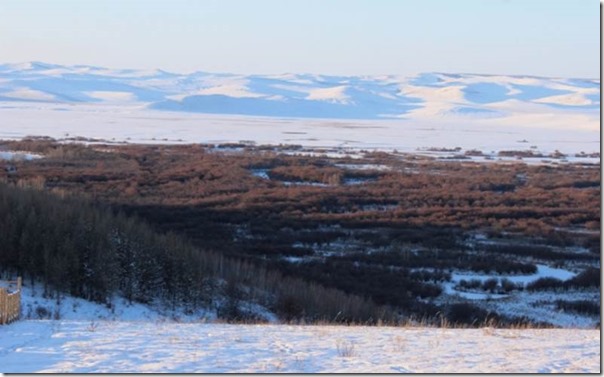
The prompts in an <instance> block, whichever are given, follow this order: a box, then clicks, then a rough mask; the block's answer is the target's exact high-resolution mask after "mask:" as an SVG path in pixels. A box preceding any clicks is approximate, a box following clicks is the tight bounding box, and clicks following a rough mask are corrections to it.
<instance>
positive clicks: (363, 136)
mask: <svg viewBox="0 0 604 377" xmlns="http://www.w3.org/2000/svg"><path fill="white" fill-rule="evenodd" d="M599 84H600V83H599V80H597V79H564V78H542V77H532V76H500V75H475V74H445V73H426V74H420V75H417V76H414V77H401V76H395V75H386V76H346V77H340V76H325V75H304V74H284V75H247V76H246V75H235V74H214V73H205V72H195V73H191V74H174V73H169V72H164V71H160V70H157V71H136V70H115V69H107V68H102V67H90V66H71V67H68V66H59V65H53V64H46V63H35V62H34V63H25V64H21V65H9V64H5V65H0V119H2V120H1V121H0V139H18V138H22V137H24V136H27V135H35V136H51V137H53V138H57V139H63V138H74V137H85V138H97V139H103V140H108V141H115V142H135V143H183V142H188V143H191V142H193V143H216V144H219V143H227V142H240V141H246V142H250V141H251V142H255V143H256V144H297V145H303V146H305V147H313V148H318V147H328V148H336V147H338V148H352V149H356V150H359V149H379V150H390V151H392V150H394V149H396V150H398V151H401V152H417V151H422V150H424V151H425V150H427V149H430V148H455V147H459V148H462V149H463V150H470V149H476V150H480V151H482V152H485V153H493V152H497V151H501V150H524V151H526V150H529V149H530V150H531V151H532V152H535V153H542V154H546V155H547V154H550V153H553V152H554V151H556V150H558V151H560V152H562V153H564V154H577V153H580V152H585V153H588V154H590V153H597V152H599V150H600V110H599V108H600V91H599Z"/></svg>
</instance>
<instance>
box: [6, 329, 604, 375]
mask: <svg viewBox="0 0 604 377" xmlns="http://www.w3.org/2000/svg"><path fill="white" fill-rule="evenodd" d="M0 368H1V369H2V372H6V373H10V372H12V373H23V372H25V373H27V372H30V373H31V372H46V373H86V372H95V373H105V372H109V373H110V372H113V373H125V372H138V373H145V372H154V373H162V372H173V373H194V372H206V373H221V372H229V373H246V372H256V373H287V372H290V373H319V372H329V373H371V372H374V373H405V372H415V373H460V372H461V373H481V372H491V373H497V372H498V373H567V372H574V373H599V372H600V332H599V331H598V330H574V329H557V330H537V329H522V330H511V329H493V328H488V327H487V328H481V329H446V328H445V329H439V328H414V327H402V328H396V327H362V326H353V327H338V326H290V325H227V324H208V323H167V322H160V321H158V322H149V321H147V322H127V321H76V320H71V321H70V320H57V321H53V320H27V321H21V322H16V323H13V324H11V325H9V326H2V327H0Z"/></svg>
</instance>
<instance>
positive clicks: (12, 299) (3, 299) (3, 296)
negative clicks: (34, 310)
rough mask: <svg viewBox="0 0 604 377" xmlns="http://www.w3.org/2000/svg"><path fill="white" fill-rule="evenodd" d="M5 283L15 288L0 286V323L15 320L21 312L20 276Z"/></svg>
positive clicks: (3, 323)
mask: <svg viewBox="0 0 604 377" xmlns="http://www.w3.org/2000/svg"><path fill="white" fill-rule="evenodd" d="M7 283H8V286H9V287H11V286H14V285H16V289H11V290H9V289H8V288H4V287H0V325H5V324H7V323H11V322H13V321H16V320H17V319H19V315H20V314H21V278H20V277H19V278H17V280H16V281H9V282H7Z"/></svg>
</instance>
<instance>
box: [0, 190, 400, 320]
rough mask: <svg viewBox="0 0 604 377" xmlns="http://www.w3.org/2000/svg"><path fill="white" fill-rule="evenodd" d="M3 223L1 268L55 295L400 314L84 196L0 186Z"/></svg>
mask: <svg viewBox="0 0 604 377" xmlns="http://www.w3.org/2000/svg"><path fill="white" fill-rule="evenodd" d="M0 229H2V232H0V266H1V268H2V269H3V270H5V271H7V272H12V273H14V274H18V275H22V276H25V277H27V278H28V279H29V280H30V283H31V284H34V282H35V281H38V280H39V281H41V282H42V283H43V284H44V286H45V289H46V292H47V293H49V294H50V293H52V292H54V291H55V290H58V291H63V292H67V293H70V294H72V295H75V296H78V297H83V298H85V299H88V300H94V301H97V302H101V303H107V304H110V303H111V300H112V298H113V297H114V295H115V294H120V295H123V296H125V297H126V298H128V299H130V300H133V301H138V302H145V303H150V302H154V303H156V304H160V305H166V306H169V307H171V308H176V307H185V308H187V309H188V310H191V311H194V310H196V309H199V308H205V309H208V308H210V309H212V308H214V309H218V311H219V313H225V315H227V314H228V317H229V318H238V316H240V315H241V314H242V313H240V312H238V307H237V305H235V306H234V307H233V303H235V304H236V303H237V302H239V301H241V300H246V301H251V302H255V303H258V304H260V305H264V306H265V307H267V308H269V309H270V310H273V311H275V312H277V313H278V314H281V315H282V317H283V318H286V319H294V318H296V319H306V320H319V319H321V320H328V321H329V320H332V319H334V318H336V317H337V318H338V320H346V321H357V322H370V321H377V320H387V321H393V320H394V319H395V317H394V315H393V312H392V311H391V310H390V309H387V308H385V307H379V306H377V305H375V304H373V303H372V302H371V301H370V300H366V299H363V298H360V297H358V296H354V295H349V294H345V293H343V292H341V291H339V290H336V289H328V288H324V287H322V286H320V285H318V284H313V283H307V282H304V281H302V280H299V279H295V278H287V277H283V276H282V275H281V274H280V273H278V272H275V271H270V270H268V269H266V268H264V267H262V266H258V265H255V264H253V263H250V262H246V261H244V260H241V259H235V258H227V257H225V256H224V255H222V254H218V253H215V252H211V251H207V250H200V249H198V248H196V247H194V246H192V245H191V244H190V243H188V242H187V241H186V240H184V239H183V238H182V237H180V236H177V235H175V234H173V233H168V234H163V235H161V234H157V233H155V232H154V231H153V230H152V229H151V228H149V227H148V226H147V225H145V224H144V223H142V222H141V221H139V220H137V219H135V218H132V217H126V216H125V215H123V214H121V213H117V214H116V213H114V212H113V211H112V210H110V209H109V208H98V206H94V205H92V204H90V203H89V202H88V201H85V200H82V199H77V198H73V197H65V198H59V197H57V196H56V195H53V194H50V193H47V192H40V191H37V190H33V189H23V188H15V187H9V186H7V185H5V184H0ZM229 305H231V307H230V310H229V311H228V312H227V311H225V310H224V307H229ZM297 308H300V309H297ZM238 319H242V318H238Z"/></svg>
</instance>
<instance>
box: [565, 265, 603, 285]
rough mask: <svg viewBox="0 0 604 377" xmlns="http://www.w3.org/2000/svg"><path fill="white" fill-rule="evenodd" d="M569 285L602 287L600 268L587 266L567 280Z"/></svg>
mask: <svg viewBox="0 0 604 377" xmlns="http://www.w3.org/2000/svg"><path fill="white" fill-rule="evenodd" d="M565 285H566V286H567V287H577V288H588V287H600V269H599V268H593V267H590V268H587V269H586V270H585V271H583V272H581V273H580V274H579V275H577V276H575V277H574V278H572V279H570V280H567V281H566V282H565Z"/></svg>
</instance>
